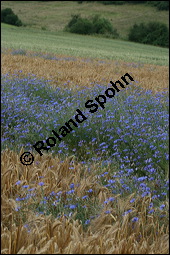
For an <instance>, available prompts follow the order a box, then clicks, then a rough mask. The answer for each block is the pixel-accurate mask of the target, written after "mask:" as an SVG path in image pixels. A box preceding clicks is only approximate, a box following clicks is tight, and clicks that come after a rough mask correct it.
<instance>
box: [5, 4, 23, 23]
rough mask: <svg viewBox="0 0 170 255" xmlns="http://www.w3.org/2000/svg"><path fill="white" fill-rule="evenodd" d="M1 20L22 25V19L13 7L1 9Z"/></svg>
mask: <svg viewBox="0 0 170 255" xmlns="http://www.w3.org/2000/svg"><path fill="white" fill-rule="evenodd" d="M1 22H3V23H6V24H10V25H14V26H17V27H19V26H22V22H21V20H20V19H19V18H18V16H17V15H16V14H14V12H13V11H12V9H11V8H6V9H3V10H2V11H1Z"/></svg>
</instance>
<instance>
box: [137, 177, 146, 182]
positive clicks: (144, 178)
mask: <svg viewBox="0 0 170 255" xmlns="http://www.w3.org/2000/svg"><path fill="white" fill-rule="evenodd" d="M146 179H147V176H142V177H139V178H138V181H144V180H146Z"/></svg>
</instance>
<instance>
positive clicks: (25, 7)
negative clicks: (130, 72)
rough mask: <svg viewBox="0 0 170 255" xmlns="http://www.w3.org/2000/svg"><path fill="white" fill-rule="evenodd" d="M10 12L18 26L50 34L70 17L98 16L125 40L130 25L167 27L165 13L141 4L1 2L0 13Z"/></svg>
mask: <svg viewBox="0 0 170 255" xmlns="http://www.w3.org/2000/svg"><path fill="white" fill-rule="evenodd" d="M4 8H12V10H13V11H14V13H16V14H17V15H18V17H19V18H20V19H21V20H22V22H23V23H24V24H25V25H27V26H29V27H31V28H38V29H42V28H45V29H47V30H50V31H61V30H63V28H64V27H65V25H66V24H67V23H68V21H69V20H70V18H71V14H78V13H79V14H81V15H82V17H88V16H91V15H95V14H102V16H103V17H104V18H107V19H109V20H110V22H111V23H112V25H113V27H114V28H116V29H117V30H118V32H119V34H120V38H121V39H122V38H123V39H126V38H127V35H128V31H129V28H130V27H131V26H133V24H134V23H141V22H150V21H155V17H156V21H159V22H162V23H165V24H166V25H167V26H169V12H168V11H157V10H156V8H155V7H151V6H148V5H142V4H137V5H136V4H135V5H134V4H131V5H128V4H127V5H103V4H100V3H96V2H95V3H94V2H92V3H90V2H89V3H83V4H78V3H77V1H43V2H42V1H2V2H1V9H4Z"/></svg>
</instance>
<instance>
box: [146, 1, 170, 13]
mask: <svg viewBox="0 0 170 255" xmlns="http://www.w3.org/2000/svg"><path fill="white" fill-rule="evenodd" d="M147 3H148V4H149V5H152V6H156V8H157V10H160V11H168V10H169V1H147Z"/></svg>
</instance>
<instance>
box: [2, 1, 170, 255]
mask: <svg viewBox="0 0 170 255" xmlns="http://www.w3.org/2000/svg"><path fill="white" fill-rule="evenodd" d="M2 2H3V5H4V4H5V1H2ZM10 2H11V3H12V1H7V2H6V3H10ZM22 2H23V3H21V2H19V1H16V3H17V4H16V5H15V8H16V10H19V8H21V6H20V5H22V4H24V2H26V1H22ZM36 3H37V6H39V3H38V1H37V2H36ZM53 3H55V1H54V2H53ZM45 5H46V7H47V5H48V3H45ZM73 5H74V4H73ZM88 5H89V4H88ZM91 5H93V4H91ZM59 6H60V8H61V7H62V3H61V2H60V1H59ZM93 7H94V9H95V8H97V7H96V6H95V5H94V6H93ZM98 8H99V7H98ZM104 8H105V10H107V11H108V7H104ZM118 8H120V7H118ZM149 8H150V7H149ZM94 9H93V11H94ZM95 10H96V9H95ZM51 11H52V10H51ZM37 19H38V18H37ZM39 25H40V23H38V22H37V24H36V28H32V27H31V28H27V27H26V28H16V27H13V26H8V25H4V24H1V27H2V48H1V60H2V66H1V83H2V89H1V120H2V122H1V144H2V147H1V148H2V149H1V166H2V171H1V183H2V186H1V187H2V188H1V211H2V218H1V247H2V248H1V253H2V254H73V253H74V254H168V253H169V242H168V241H169V146H168V145H169V133H168V130H169V122H168V119H169V90H168V85H169V77H168V76H169V66H168V49H165V48H161V47H153V46H148V45H140V44H135V43H130V42H125V41H119V40H111V39H104V38H100V40H99V38H98V39H97V38H95V37H93V36H87V37H86V36H85V37H83V36H81V35H70V34H68V33H64V32H62V33H61V32H57V33H56V34H55V33H54V32H51V31H40V30H38V28H39ZM38 31H39V32H38ZM28 37H29V40H27V39H28ZM69 39H70V40H69ZM50 40H51V44H50V43H49V42H50ZM56 45H57V46H56ZM92 45H96V47H92ZM112 48H113V49H114V50H113V51H111V49H112ZM126 73H128V74H130V75H131V76H132V77H133V79H134V81H129V79H128V82H129V84H128V85H127V86H126V87H125V88H122V87H120V86H119V85H118V87H119V90H120V91H119V92H115V95H114V97H110V98H109V97H106V89H108V88H111V87H112V86H111V83H110V81H112V82H114V83H115V82H116V81H118V80H119V81H120V80H121V77H122V76H124V75H125V74H126ZM99 95H100V96H102V95H105V98H106V102H105V104H104V106H103V107H102V104H100V103H99V102H98V101H96V98H98V99H99ZM88 100H93V101H92V102H93V103H95V105H96V107H97V110H96V111H95V112H90V111H89V110H88V108H87V107H85V105H86V102H87V101H88ZM78 109H79V110H81V112H82V113H83V115H84V116H85V117H86V118H84V119H83V120H82V119H81V121H80V119H79V122H78V121H77V126H74V125H72V131H71V132H69V131H68V130H67V132H66V129H65V132H66V133H64V131H63V132H62V134H61V132H60V128H61V127H63V126H64V125H65V124H66V123H67V122H68V121H69V120H70V119H72V120H74V121H76V120H77V119H76V115H77V110H78ZM64 127H66V126H64ZM52 130H55V132H57V133H59V132H60V137H61V138H62V141H60V142H59V141H57V143H56V144H55V146H53V145H52V143H50V142H49V141H51V140H50V139H49V138H50V137H54V134H53V133H52ZM38 141H41V142H42V143H43V144H44V145H45V146H47V147H46V148H47V149H46V150H45V149H41V152H42V154H43V155H42V156H40V153H38V152H37V151H36V150H35V147H33V145H35V144H36V143H37V142H38ZM49 144H50V145H49ZM28 151H29V152H31V153H32V154H33V156H34V161H33V163H32V164H31V165H23V164H22V163H21V155H22V154H23V153H24V152H28Z"/></svg>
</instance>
